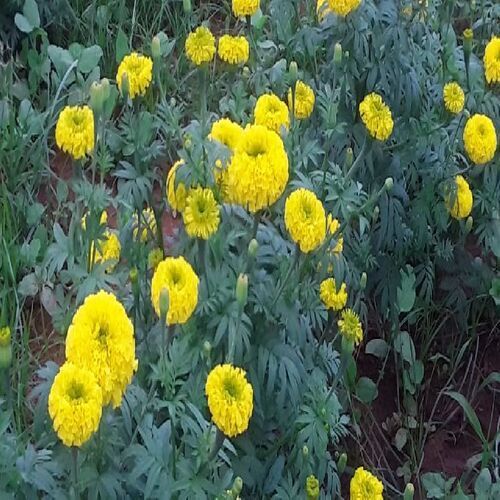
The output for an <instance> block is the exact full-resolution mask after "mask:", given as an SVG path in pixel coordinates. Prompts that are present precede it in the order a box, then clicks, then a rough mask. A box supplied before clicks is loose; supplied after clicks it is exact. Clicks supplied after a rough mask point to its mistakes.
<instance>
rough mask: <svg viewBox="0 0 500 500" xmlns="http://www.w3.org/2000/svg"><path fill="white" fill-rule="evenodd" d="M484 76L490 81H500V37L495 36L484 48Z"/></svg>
mask: <svg viewBox="0 0 500 500" xmlns="http://www.w3.org/2000/svg"><path fill="white" fill-rule="evenodd" d="M483 63H484V76H485V77H486V81H487V82H488V83H499V82H500V38H499V37H497V36H493V37H492V39H491V40H490V41H489V42H488V44H487V45H486V49H485V50H484V57H483Z"/></svg>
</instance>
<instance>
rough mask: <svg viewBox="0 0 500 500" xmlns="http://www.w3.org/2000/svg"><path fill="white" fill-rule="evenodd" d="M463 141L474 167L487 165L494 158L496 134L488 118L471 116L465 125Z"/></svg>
mask: <svg viewBox="0 0 500 500" xmlns="http://www.w3.org/2000/svg"><path fill="white" fill-rule="evenodd" d="M463 139H464V146H465V151H466V152H467V155H468V156H469V158H470V159H471V160H472V161H473V162H474V163H475V164H476V165H482V164H483V163H487V162H489V161H491V160H492V159H493V157H494V156H495V152H496V150H497V133H496V130H495V125H494V124H493V121H492V120H491V118H489V117H488V116H486V115H479V114H476V115H472V116H471V117H470V118H469V119H468V120H467V123H466V124H465V128H464V136H463Z"/></svg>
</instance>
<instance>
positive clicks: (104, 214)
mask: <svg viewBox="0 0 500 500" xmlns="http://www.w3.org/2000/svg"><path fill="white" fill-rule="evenodd" d="M88 215H89V214H88V212H86V213H85V214H84V215H83V217H82V221H81V223H82V229H83V230H84V231H85V229H87V217H88ZM107 223H108V212H106V210H103V211H102V213H101V217H100V218H99V224H100V225H101V226H105V225H106V224H107Z"/></svg>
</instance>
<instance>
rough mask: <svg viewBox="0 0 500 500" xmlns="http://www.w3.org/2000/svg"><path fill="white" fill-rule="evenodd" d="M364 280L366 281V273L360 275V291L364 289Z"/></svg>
mask: <svg viewBox="0 0 500 500" xmlns="http://www.w3.org/2000/svg"><path fill="white" fill-rule="evenodd" d="M366 280H367V276H366V273H363V274H362V275H361V278H360V279H359V286H360V288H361V290H364V289H365V288H366Z"/></svg>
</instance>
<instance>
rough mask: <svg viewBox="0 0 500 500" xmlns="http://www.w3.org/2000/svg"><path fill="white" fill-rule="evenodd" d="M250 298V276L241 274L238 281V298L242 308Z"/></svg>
mask: <svg viewBox="0 0 500 500" xmlns="http://www.w3.org/2000/svg"><path fill="white" fill-rule="evenodd" d="M247 298H248V276H247V275H246V274H240V275H239V276H238V281H237V282H236V300H237V301H238V304H239V306H240V307H241V308H243V307H245V304H246V303H247Z"/></svg>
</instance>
